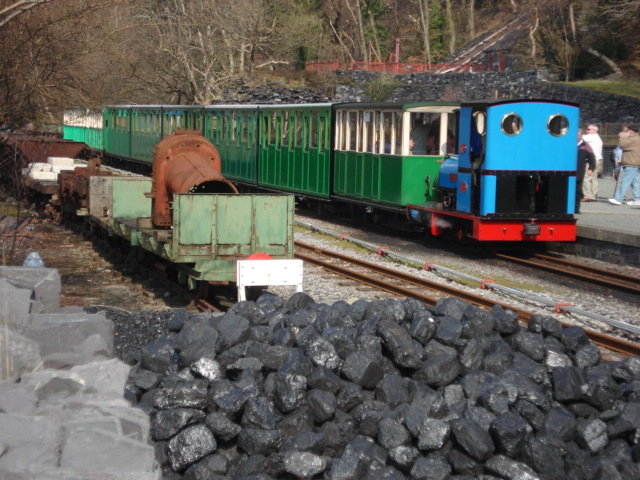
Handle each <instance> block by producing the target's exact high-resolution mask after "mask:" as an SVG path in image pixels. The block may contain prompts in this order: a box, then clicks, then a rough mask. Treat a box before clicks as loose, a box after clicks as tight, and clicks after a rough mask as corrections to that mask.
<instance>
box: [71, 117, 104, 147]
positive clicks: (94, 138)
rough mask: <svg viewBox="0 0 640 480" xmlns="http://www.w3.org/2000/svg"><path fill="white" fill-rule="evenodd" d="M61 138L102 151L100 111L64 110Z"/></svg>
mask: <svg viewBox="0 0 640 480" xmlns="http://www.w3.org/2000/svg"><path fill="white" fill-rule="evenodd" d="M62 136H63V138H64V139H66V140H73V141H74V142H79V143H84V144H85V145H87V146H89V147H90V148H93V149H95V150H102V146H103V139H102V111H98V110H92V109H88V108H84V107H75V108H68V109H66V110H65V111H64V120H63V133H62Z"/></svg>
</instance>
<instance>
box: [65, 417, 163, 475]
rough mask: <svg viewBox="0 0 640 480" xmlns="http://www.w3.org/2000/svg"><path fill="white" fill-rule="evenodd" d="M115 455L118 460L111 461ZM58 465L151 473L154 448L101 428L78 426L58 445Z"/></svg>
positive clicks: (82, 469)
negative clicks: (59, 448)
mask: <svg viewBox="0 0 640 480" xmlns="http://www.w3.org/2000/svg"><path fill="white" fill-rule="evenodd" d="M115 458H117V459H118V461H117V462H114V461H113V460H114V459H115ZM60 468H63V469H70V470H76V471H85V472H127V473H134V472H140V473H143V474H145V473H153V472H155V471H156V470H157V465H156V461H155V453H154V449H153V447H152V446H151V445H148V444H147V443H146V442H139V441H136V440H131V439H129V438H127V437H123V436H122V435H117V434H113V433H110V432H107V431H104V430H93V429H90V428H78V429H75V430H73V431H72V432H70V434H69V436H68V437H67V438H66V441H65V443H64V445H62V452H61V454H60Z"/></svg>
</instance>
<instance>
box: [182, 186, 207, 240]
mask: <svg viewBox="0 0 640 480" xmlns="http://www.w3.org/2000/svg"><path fill="white" fill-rule="evenodd" d="M179 200H180V205H179V207H180V218H181V220H180V228H179V229H178V232H177V233H178V242H179V243H180V245H211V244H212V243H215V238H212V237H211V234H212V232H213V228H212V227H213V225H212V217H213V218H215V210H214V211H213V212H212V209H215V203H213V204H212V201H211V197H210V196H208V195H180V196H179Z"/></svg>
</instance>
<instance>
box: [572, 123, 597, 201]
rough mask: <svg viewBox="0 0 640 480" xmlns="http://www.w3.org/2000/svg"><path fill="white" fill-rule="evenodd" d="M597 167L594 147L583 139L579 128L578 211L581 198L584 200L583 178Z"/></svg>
mask: <svg viewBox="0 0 640 480" xmlns="http://www.w3.org/2000/svg"><path fill="white" fill-rule="evenodd" d="M595 169H596V156H595V154H594V153H593V149H592V148H591V147H590V146H589V144H588V143H587V142H585V141H584V140H583V139H582V129H581V128H579V129H578V167H577V171H576V213H580V200H582V197H583V192H582V180H583V179H584V177H585V172H586V175H587V176H588V175H593V171H594V170H595Z"/></svg>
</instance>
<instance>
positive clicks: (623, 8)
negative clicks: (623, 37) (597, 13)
mask: <svg viewBox="0 0 640 480" xmlns="http://www.w3.org/2000/svg"><path fill="white" fill-rule="evenodd" d="M600 8H601V10H602V12H603V13H606V14H607V15H608V16H609V17H610V18H612V19H614V20H623V19H629V20H632V21H635V23H636V25H637V22H638V16H640V0H617V1H616V2H610V3H609V2H605V4H604V5H602V6H601V7H600Z"/></svg>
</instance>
